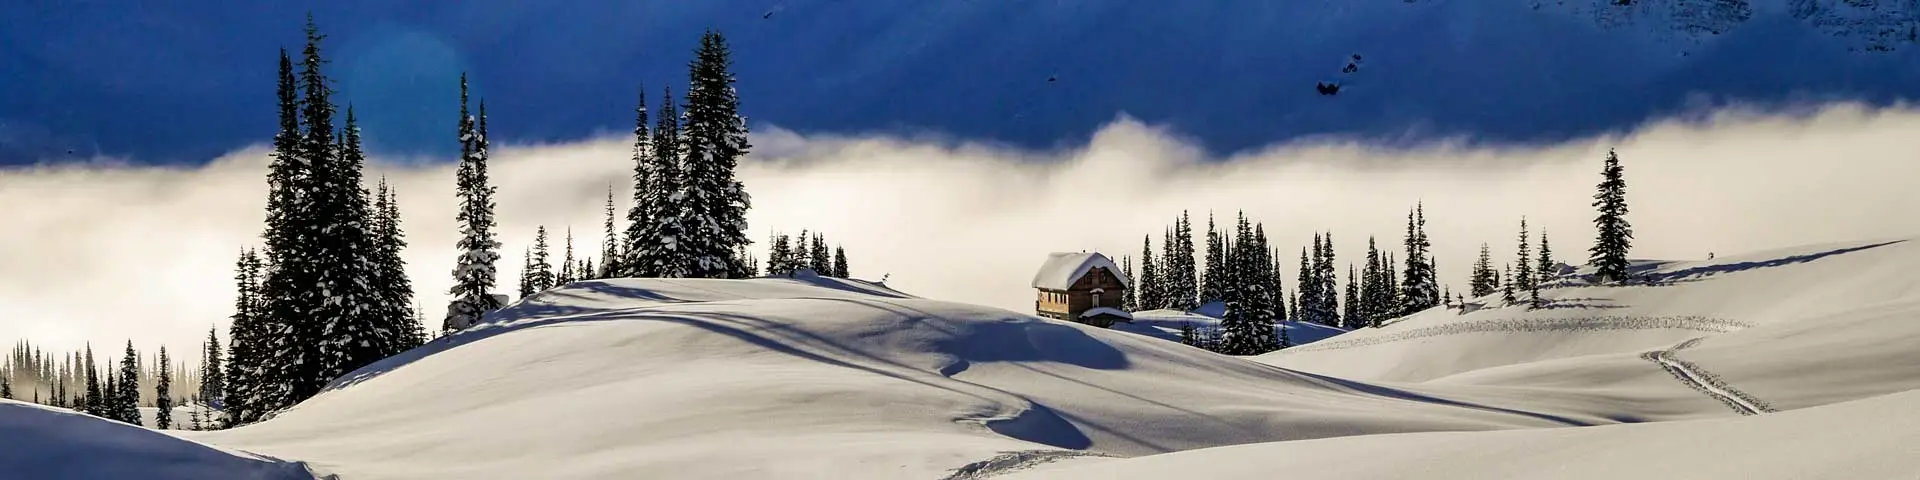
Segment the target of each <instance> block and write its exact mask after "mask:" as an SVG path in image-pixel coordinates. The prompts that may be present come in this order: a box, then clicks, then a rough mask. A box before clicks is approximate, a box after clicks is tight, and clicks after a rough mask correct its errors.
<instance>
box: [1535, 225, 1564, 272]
mask: <svg viewBox="0 0 1920 480" xmlns="http://www.w3.org/2000/svg"><path fill="white" fill-rule="evenodd" d="M1558 269H1559V265H1556V264H1555V262H1554V260H1553V246H1552V245H1549V244H1548V243H1547V232H1546V231H1545V230H1542V231H1540V265H1539V267H1538V268H1535V269H1534V273H1535V274H1536V275H1538V277H1539V278H1536V279H1534V283H1535V284H1536V285H1540V284H1545V283H1547V282H1550V281H1553V277H1554V276H1556V275H1558V274H1559V272H1557V271H1556V270H1558Z"/></svg>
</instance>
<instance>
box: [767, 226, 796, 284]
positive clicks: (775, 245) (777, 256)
mask: <svg viewBox="0 0 1920 480" xmlns="http://www.w3.org/2000/svg"><path fill="white" fill-rule="evenodd" d="M767 243H768V245H769V246H768V249H769V250H768V252H767V275H768V276H773V277H791V276H793V270H794V264H793V243H792V238H791V237H788V236H786V235H782V234H774V235H773V240H772V241H769V242H767Z"/></svg>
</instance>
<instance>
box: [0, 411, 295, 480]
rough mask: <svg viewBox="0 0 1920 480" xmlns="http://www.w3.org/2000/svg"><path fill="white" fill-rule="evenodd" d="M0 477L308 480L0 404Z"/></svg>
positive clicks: (268, 466)
mask: <svg viewBox="0 0 1920 480" xmlns="http://www.w3.org/2000/svg"><path fill="white" fill-rule="evenodd" d="M0 478H49V479H51V478H74V479H88V478H151V479H180V480H196V479H208V478H221V479H312V478H314V476H313V474H312V473H310V472H308V471H307V469H306V467H305V466H303V465H301V464H299V463H290V462H284V461H280V460H276V459H272V458H266V457H260V456H257V455H249V454H246V453H240V452H233V451H229V450H224V449H220V448H217V447H211V446H207V445H202V444H199V443H195V442H192V441H188V440H182V439H180V438H175V437H172V436H168V435H167V434H164V433H159V432H155V431H151V430H146V429H142V428H139V427H135V426H132V425H127V424H124V423H120V422H114V421H108V420H101V419H99V418H95V417H92V416H87V415H82V414H77V413H74V412H72V411H70V410H66V409H59V408H51V407H44V406H40V405H34V404H30V403H25V402H16V401H12V400H0Z"/></svg>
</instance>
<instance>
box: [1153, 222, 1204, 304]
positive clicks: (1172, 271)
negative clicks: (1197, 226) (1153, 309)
mask: <svg viewBox="0 0 1920 480" xmlns="http://www.w3.org/2000/svg"><path fill="white" fill-rule="evenodd" d="M1166 251H1167V253H1166V255H1165V256H1163V257H1162V262H1161V266H1162V267H1163V268H1162V271H1161V272H1160V274H1161V275H1162V276H1163V277H1164V278H1165V280H1166V281H1165V282H1164V283H1163V284H1162V285H1161V287H1162V294H1163V295H1164V297H1163V298H1162V300H1163V301H1165V302H1166V308H1171V309H1175V310H1181V311H1190V310H1193V309H1194V307H1197V306H1199V304H1198V301H1197V298H1198V297H1199V294H1200V283H1199V279H1198V278H1197V276H1198V275H1199V271H1198V270H1197V268H1198V265H1196V263H1197V262H1195V261H1194V258H1193V223H1192V222H1191V221H1190V220H1189V219H1188V217H1187V212H1186V211H1181V212H1180V218H1179V219H1178V220H1176V221H1175V222H1174V224H1173V234H1172V235H1169V236H1168V237H1167V241H1166Z"/></svg>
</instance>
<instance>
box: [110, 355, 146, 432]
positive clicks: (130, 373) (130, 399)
mask: <svg viewBox="0 0 1920 480" xmlns="http://www.w3.org/2000/svg"><path fill="white" fill-rule="evenodd" d="M114 393H115V395H114V413H115V419H116V420H120V421H122V422H127V423H131V424H134V425H139V424H140V352H136V351H134V350H133V341H132V340H128V341H127V351H126V353H125V354H123V355H122V356H121V357H120V383H119V388H118V389H116V390H115V391H114Z"/></svg>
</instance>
